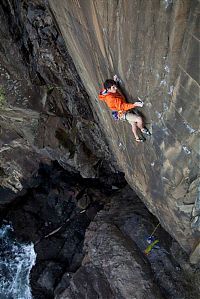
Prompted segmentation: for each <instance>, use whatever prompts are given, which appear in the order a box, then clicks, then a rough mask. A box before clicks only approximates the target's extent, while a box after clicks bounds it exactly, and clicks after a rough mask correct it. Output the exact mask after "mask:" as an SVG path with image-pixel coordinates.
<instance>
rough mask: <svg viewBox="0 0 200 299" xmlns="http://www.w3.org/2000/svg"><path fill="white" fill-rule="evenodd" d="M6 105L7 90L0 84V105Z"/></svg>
mask: <svg viewBox="0 0 200 299" xmlns="http://www.w3.org/2000/svg"><path fill="white" fill-rule="evenodd" d="M5 105H6V96H5V91H4V88H3V87H2V86H0V107H3V106H5Z"/></svg>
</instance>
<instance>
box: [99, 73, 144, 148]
mask: <svg viewBox="0 0 200 299" xmlns="http://www.w3.org/2000/svg"><path fill="white" fill-rule="evenodd" d="M118 81H119V79H118V77H117V76H116V75H115V76H114V78H113V79H107V80H106V81H105V82H104V84H103V85H104V89H103V90H101V91H100V94H99V99H100V100H102V101H104V102H105V103H106V104H107V106H108V107H109V108H110V109H111V110H112V115H113V117H114V118H115V119H122V120H127V121H128V122H129V123H130V124H131V126H132V132H133V134H134V137H135V140H136V141H137V142H144V138H141V137H139V135H138V129H140V131H141V132H142V133H144V134H147V135H150V132H149V130H147V129H146V128H145V127H144V125H143V119H142V117H141V116H139V115H136V114H133V113H131V112H129V110H130V109H133V108H136V107H143V102H142V101H138V102H135V103H134V104H129V103H126V101H125V97H124V95H123V94H122V93H121V92H120V91H119V89H118Z"/></svg>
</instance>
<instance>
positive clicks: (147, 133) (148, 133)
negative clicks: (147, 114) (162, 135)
mask: <svg viewBox="0 0 200 299" xmlns="http://www.w3.org/2000/svg"><path fill="white" fill-rule="evenodd" d="M141 132H142V133H143V134H146V135H149V136H150V135H151V133H150V132H149V130H148V129H147V128H143V129H142V130H141Z"/></svg>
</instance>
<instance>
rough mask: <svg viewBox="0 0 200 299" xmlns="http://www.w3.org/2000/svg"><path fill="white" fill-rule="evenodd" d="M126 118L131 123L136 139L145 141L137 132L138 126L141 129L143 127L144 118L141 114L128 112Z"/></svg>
mask: <svg viewBox="0 0 200 299" xmlns="http://www.w3.org/2000/svg"><path fill="white" fill-rule="evenodd" d="M126 120H127V121H128V122H129V123H130V124H131V127H132V132H133V134H134V136H135V140H136V141H137V142H143V141H144V140H143V139H142V138H140V137H139V136H138V134H137V129H138V128H139V129H141V128H143V126H142V118H141V117H140V116H137V115H135V114H132V113H127V114H126Z"/></svg>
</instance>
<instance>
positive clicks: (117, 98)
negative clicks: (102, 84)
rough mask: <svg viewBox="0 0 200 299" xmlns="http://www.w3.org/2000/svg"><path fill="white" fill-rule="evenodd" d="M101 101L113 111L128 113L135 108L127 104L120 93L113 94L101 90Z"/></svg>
mask: <svg viewBox="0 0 200 299" xmlns="http://www.w3.org/2000/svg"><path fill="white" fill-rule="evenodd" d="M99 99H100V100H101V101H104V102H106V104H107V105H108V107H109V108H110V109H111V110H115V111H127V110H129V109H132V108H135V105H134V104H129V103H126V102H125V98H124V96H123V95H122V94H121V93H119V92H116V93H111V92H107V91H106V90H105V89H104V90H101V91H100V94H99Z"/></svg>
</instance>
